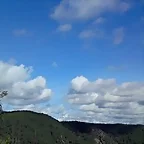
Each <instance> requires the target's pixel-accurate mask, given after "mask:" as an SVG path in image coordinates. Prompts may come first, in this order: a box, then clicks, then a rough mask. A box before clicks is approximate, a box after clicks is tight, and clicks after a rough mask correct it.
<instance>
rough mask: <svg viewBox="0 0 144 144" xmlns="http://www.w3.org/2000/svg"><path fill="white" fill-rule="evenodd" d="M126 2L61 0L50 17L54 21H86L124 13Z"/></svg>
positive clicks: (127, 5) (113, 0) (112, 0)
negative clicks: (114, 13) (108, 13)
mask: <svg viewBox="0 0 144 144" xmlns="http://www.w3.org/2000/svg"><path fill="white" fill-rule="evenodd" d="M129 8H130V3H128V2H127V1H126V0H124V1H121V0H107V1H105V0H89V1H87V0H61V2H60V3H59V4H58V5H57V6H56V7H55V8H54V11H53V13H52V14H51V17H52V18H53V19H55V20H87V19H91V18H94V17H98V16H100V15H101V14H103V13H107V12H126V11H128V10H129Z"/></svg>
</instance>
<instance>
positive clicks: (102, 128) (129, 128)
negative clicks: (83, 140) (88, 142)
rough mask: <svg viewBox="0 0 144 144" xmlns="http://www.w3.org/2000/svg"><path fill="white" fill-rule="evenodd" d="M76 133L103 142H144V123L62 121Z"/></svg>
mask: <svg viewBox="0 0 144 144" xmlns="http://www.w3.org/2000/svg"><path fill="white" fill-rule="evenodd" d="M62 124H63V125H64V126H65V127H67V128H68V129H70V130H71V131H73V132H74V133H76V134H85V135H89V136H92V137H93V139H95V140H97V141H98V140H99V141H100V142H101V143H102V144H144V125H126V124H93V123H85V122H78V121H70V122H62Z"/></svg>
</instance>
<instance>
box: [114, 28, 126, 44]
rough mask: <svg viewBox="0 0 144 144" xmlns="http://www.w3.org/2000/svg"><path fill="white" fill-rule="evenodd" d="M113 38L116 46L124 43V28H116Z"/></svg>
mask: <svg viewBox="0 0 144 144" xmlns="http://www.w3.org/2000/svg"><path fill="white" fill-rule="evenodd" d="M113 36H114V40H113V42H114V44H120V43H122V42H123V39H124V28H123V27H120V28H116V29H114V30H113Z"/></svg>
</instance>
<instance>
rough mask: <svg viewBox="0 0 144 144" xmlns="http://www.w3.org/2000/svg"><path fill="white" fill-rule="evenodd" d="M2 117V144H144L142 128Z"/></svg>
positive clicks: (19, 115)
mask: <svg viewBox="0 0 144 144" xmlns="http://www.w3.org/2000/svg"><path fill="white" fill-rule="evenodd" d="M0 116H1V119H0V144H98V143H99V144H144V126H142V125H123V124H90V123H83V122H61V123H60V122H58V121H57V120H55V119H53V118H52V117H50V116H48V115H44V114H40V113H35V112H30V111H17V112H3V113H2V114H1V115H0Z"/></svg>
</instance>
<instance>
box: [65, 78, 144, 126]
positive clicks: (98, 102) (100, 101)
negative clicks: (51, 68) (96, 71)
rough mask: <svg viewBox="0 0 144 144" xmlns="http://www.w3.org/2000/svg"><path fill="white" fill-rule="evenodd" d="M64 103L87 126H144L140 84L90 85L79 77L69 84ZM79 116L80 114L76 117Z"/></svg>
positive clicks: (101, 81) (99, 81)
mask: <svg viewBox="0 0 144 144" xmlns="http://www.w3.org/2000/svg"><path fill="white" fill-rule="evenodd" d="M67 98H68V102H69V103H70V104H72V105H73V106H74V107H75V108H77V109H78V110H80V112H81V120H82V119H85V120H87V121H90V122H100V121H101V122H124V123H144V83H143V82H125V83H122V84H120V85H118V84H117V83H116V80H115V79H97V80H96V81H93V82H90V81H89V80H88V79H87V78H85V77H83V76H79V77H76V78H74V79H73V80H72V81H71V89H70V90H69V93H68V94H67ZM79 116H80V114H79Z"/></svg>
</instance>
